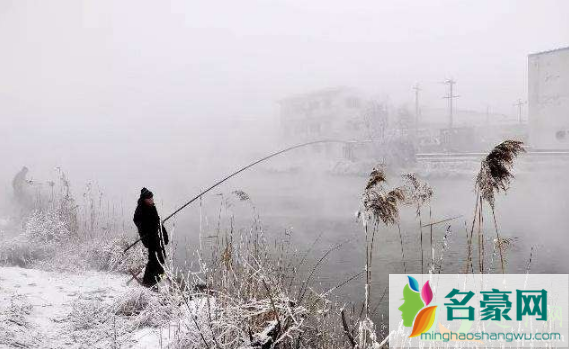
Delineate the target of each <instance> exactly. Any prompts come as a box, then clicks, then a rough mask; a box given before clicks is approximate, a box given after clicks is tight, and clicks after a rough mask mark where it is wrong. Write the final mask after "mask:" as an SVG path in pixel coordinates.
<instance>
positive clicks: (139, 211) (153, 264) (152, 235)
mask: <svg viewBox="0 0 569 349" xmlns="http://www.w3.org/2000/svg"><path fill="white" fill-rule="evenodd" d="M153 196H154V195H153V194H152V192H151V191H150V190H148V189H146V188H142V190H141V191H140V198H139V199H138V206H137V207H136V211H134V219H133V221H134V224H136V227H137V228H138V234H140V239H141V240H142V243H143V244H144V247H146V248H147V249H148V263H147V264H146V270H145V271H144V278H143V279H142V282H143V284H144V286H147V287H152V286H154V285H156V284H157V283H158V282H159V281H160V278H161V277H162V274H164V268H163V267H162V264H164V257H165V253H164V246H165V245H168V233H167V232H166V229H165V228H164V226H163V225H161V222H160V217H159V216H158V211H157V210H156V206H155V205H154V199H153ZM160 228H162V229H160Z"/></svg>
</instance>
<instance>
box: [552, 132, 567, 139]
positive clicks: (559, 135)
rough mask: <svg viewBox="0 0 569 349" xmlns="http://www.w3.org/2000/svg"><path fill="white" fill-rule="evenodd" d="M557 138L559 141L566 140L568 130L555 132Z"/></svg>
mask: <svg viewBox="0 0 569 349" xmlns="http://www.w3.org/2000/svg"><path fill="white" fill-rule="evenodd" d="M555 138H557V140H558V141H566V140H567V131H565V130H560V131H557V132H555Z"/></svg>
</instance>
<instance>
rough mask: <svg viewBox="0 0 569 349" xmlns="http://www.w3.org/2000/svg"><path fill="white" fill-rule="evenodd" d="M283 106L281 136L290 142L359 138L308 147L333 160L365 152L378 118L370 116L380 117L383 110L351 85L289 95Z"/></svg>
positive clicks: (281, 102) (354, 156) (355, 156)
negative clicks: (350, 86) (342, 143)
mask: <svg viewBox="0 0 569 349" xmlns="http://www.w3.org/2000/svg"><path fill="white" fill-rule="evenodd" d="M279 106H280V126H281V136H282V138H283V139H284V140H285V142H287V143H289V144H291V143H301V142H309V141H316V140H324V139H334V140H343V141H352V140H355V141H356V142H354V143H350V144H346V145H338V144H331V143H330V144H317V145H313V146H312V147H311V148H310V149H309V150H307V151H308V152H309V153H312V154H314V153H322V152H324V153H325V154H326V155H327V156H328V157H329V158H332V159H338V158H345V159H349V160H355V159H356V158H359V157H361V156H362V151H364V152H365V151H366V150H368V148H369V145H367V144H366V142H368V141H369V139H370V132H375V127H374V124H373V122H374V121H375V120H370V115H372V116H374V117H375V118H377V115H379V114H381V113H382V110H375V109H377V108H373V107H370V106H373V105H371V104H370V102H369V101H368V100H366V99H365V98H364V97H363V95H362V94H361V93H360V92H359V91H358V90H356V89H353V88H348V87H338V88H329V89H322V90H317V91H313V92H308V93H305V94H300V95H295V96H291V97H287V98H284V99H282V100H280V101H279ZM375 107H377V106H375ZM370 108H371V109H370ZM378 108H379V107H378ZM368 114H370V115H368ZM372 130H374V131H372ZM360 143H362V144H360ZM362 147H363V149H362Z"/></svg>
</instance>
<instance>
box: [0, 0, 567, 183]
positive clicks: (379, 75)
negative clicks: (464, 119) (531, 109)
mask: <svg viewBox="0 0 569 349" xmlns="http://www.w3.org/2000/svg"><path fill="white" fill-rule="evenodd" d="M568 12H569V4H567V2H565V1H541V2H539V4H537V3H535V2H533V1H501V2H495V1H476V2H457V1H429V2H419V1H391V2H387V1H383V2H378V1H361V2H357V3H352V2H350V3H347V2H342V1H311V2H309V3H307V2H303V1H271V2H268V1H240V2H230V1H225V2H224V1H200V2H187V1H170V2H159V1H120V2H117V1H105V0H103V1H77V0H72V1H71V0H70V1H59V0H57V1H50V2H44V1H22V0H19V1H10V0H3V1H1V2H0V43H1V44H2V55H0V76H1V77H2V83H1V84H0V118H1V119H0V120H1V123H2V135H3V136H2V137H1V140H0V142H1V143H0V149H2V158H3V169H4V171H2V172H3V173H2V174H3V175H5V176H8V177H11V175H12V173H14V172H15V171H17V170H18V169H19V168H20V167H21V166H22V165H23V164H27V165H28V166H29V167H30V168H33V169H35V170H36V171H39V170H40V169H42V170H45V169H50V168H52V167H55V166H62V167H64V168H66V169H67V170H68V171H70V172H72V174H73V177H75V178H81V179H98V180H99V181H104V183H105V185H107V186H108V185H111V184H114V185H117V187H122V186H123V185H125V184H127V183H129V184H132V185H133V186H134V187H138V186H140V185H141V184H142V183H146V182H147V181H148V177H152V178H154V180H156V177H160V178H167V179H168V181H171V180H174V178H176V176H177V173H176V170H178V169H179V167H178V165H179V164H180V163H183V162H188V161H190V159H191V162H192V163H194V164H200V160H199V159H200V158H206V159H208V161H207V166H202V165H198V166H193V167H192V168H187V171H188V172H189V173H184V174H183V176H184V178H188V177H187V176H188V175H190V176H191V175H195V174H196V172H203V171H209V170H215V171H213V173H216V172H217V170H226V169H229V168H230V166H227V168H226V167H225V166H223V165H220V164H219V163H220V162H223V161H215V159H211V154H216V155H219V152H220V151H221V152H223V153H232V152H233V151H236V150H237V151H239V150H242V149H246V148H247V147H250V146H251V144H250V143H252V142H251V141H250V140H251V138H250V137H249V135H255V143H256V142H261V141H262V142H268V144H269V145H268V146H269V147H274V148H276V147H277V145H276V144H275V143H273V142H272V139H271V136H270V135H271V134H272V132H274V128H275V121H276V101H277V100H278V99H280V98H283V97H285V96H288V95H290V94H295V93H303V92H305V91H310V90H313V89H319V88H323V87H328V86H338V85H348V86H354V87H357V88H361V89H362V90H364V91H365V92H366V93H368V94H370V95H378V96H386V97H388V98H389V99H390V100H392V101H393V102H394V103H395V102H398V103H404V102H412V90H411V86H412V85H413V84H414V83H416V82H419V83H421V85H422V87H423V89H424V96H423V98H422V99H423V101H424V102H423V103H424V104H425V105H431V106H444V105H445V101H444V100H443V99H442V98H441V97H442V96H443V95H444V94H445V87H444V86H443V85H441V84H440V83H439V82H441V81H443V80H444V79H445V78H448V77H454V78H455V79H456V80H457V81H458V87H457V89H458V93H459V94H460V95H461V98H460V99H459V100H458V102H457V103H458V107H459V108H465V109H476V110H484V109H485V108H486V106H487V105H491V106H492V108H493V109H495V110H499V111H501V112H503V113H506V114H514V112H515V111H514V107H513V106H512V104H513V103H514V102H515V101H516V100H517V99H518V98H524V96H526V95H527V67H526V66H527V63H526V60H527V54H528V53H531V52H536V51H542V50H546V49H551V48H555V47H559V46H562V45H563V44H564V43H566V42H567V41H568V40H569V27H568V26H569V24H567V22H566V21H565V14H566V13H568ZM257 138H259V139H257ZM253 148H254V146H253ZM244 153H245V155H244V159H245V160H246V159H247V158H248V157H247V152H244ZM211 160H213V161H211ZM150 174H152V175H150ZM160 175H163V176H164V177H161V176H160ZM180 175H182V174H180ZM133 181H134V183H133Z"/></svg>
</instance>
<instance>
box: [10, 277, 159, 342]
mask: <svg viewBox="0 0 569 349" xmlns="http://www.w3.org/2000/svg"><path fill="white" fill-rule="evenodd" d="M127 281H128V277H127V276H126V275H125V274H116V273H104V272H95V271H86V272H82V273H78V274H74V273H68V272H48V271H42V270H35V269H23V268H19V267H0V348H85V347H90V348H110V347H113V346H114V347H123V348H159V347H160V329H159V328H152V327H148V326H145V327H142V326H141V327H140V328H134V329H133V331H130V332H128V333H125V332H124V331H121V330H120V329H121V328H124V325H125V322H130V321H131V319H128V318H126V317H120V316H114V313H111V315H112V316H111V317H110V319H107V321H104V319H96V316H92V314H88V313H85V316H86V317H87V318H85V319H81V318H80V310H81V309H105V307H107V308H108V307H112V305H113V304H116V303H117V302H118V301H119V300H120V299H124V298H125V297H128V295H129V294H131V293H132V292H137V291H142V292H145V291H146V290H143V289H142V287H140V286H138V285H133V284H131V285H130V286H129V285H127V284H126V282H127ZM100 314H102V315H108V312H100ZM93 321H97V324H92V323H91V324H90V325H91V326H87V327H88V328H82V327H81V326H80V325H81V322H84V323H85V324H89V322H93ZM105 323H108V324H107V326H101V325H104V324H105ZM97 325H98V326H97ZM97 337H99V338H97Z"/></svg>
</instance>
